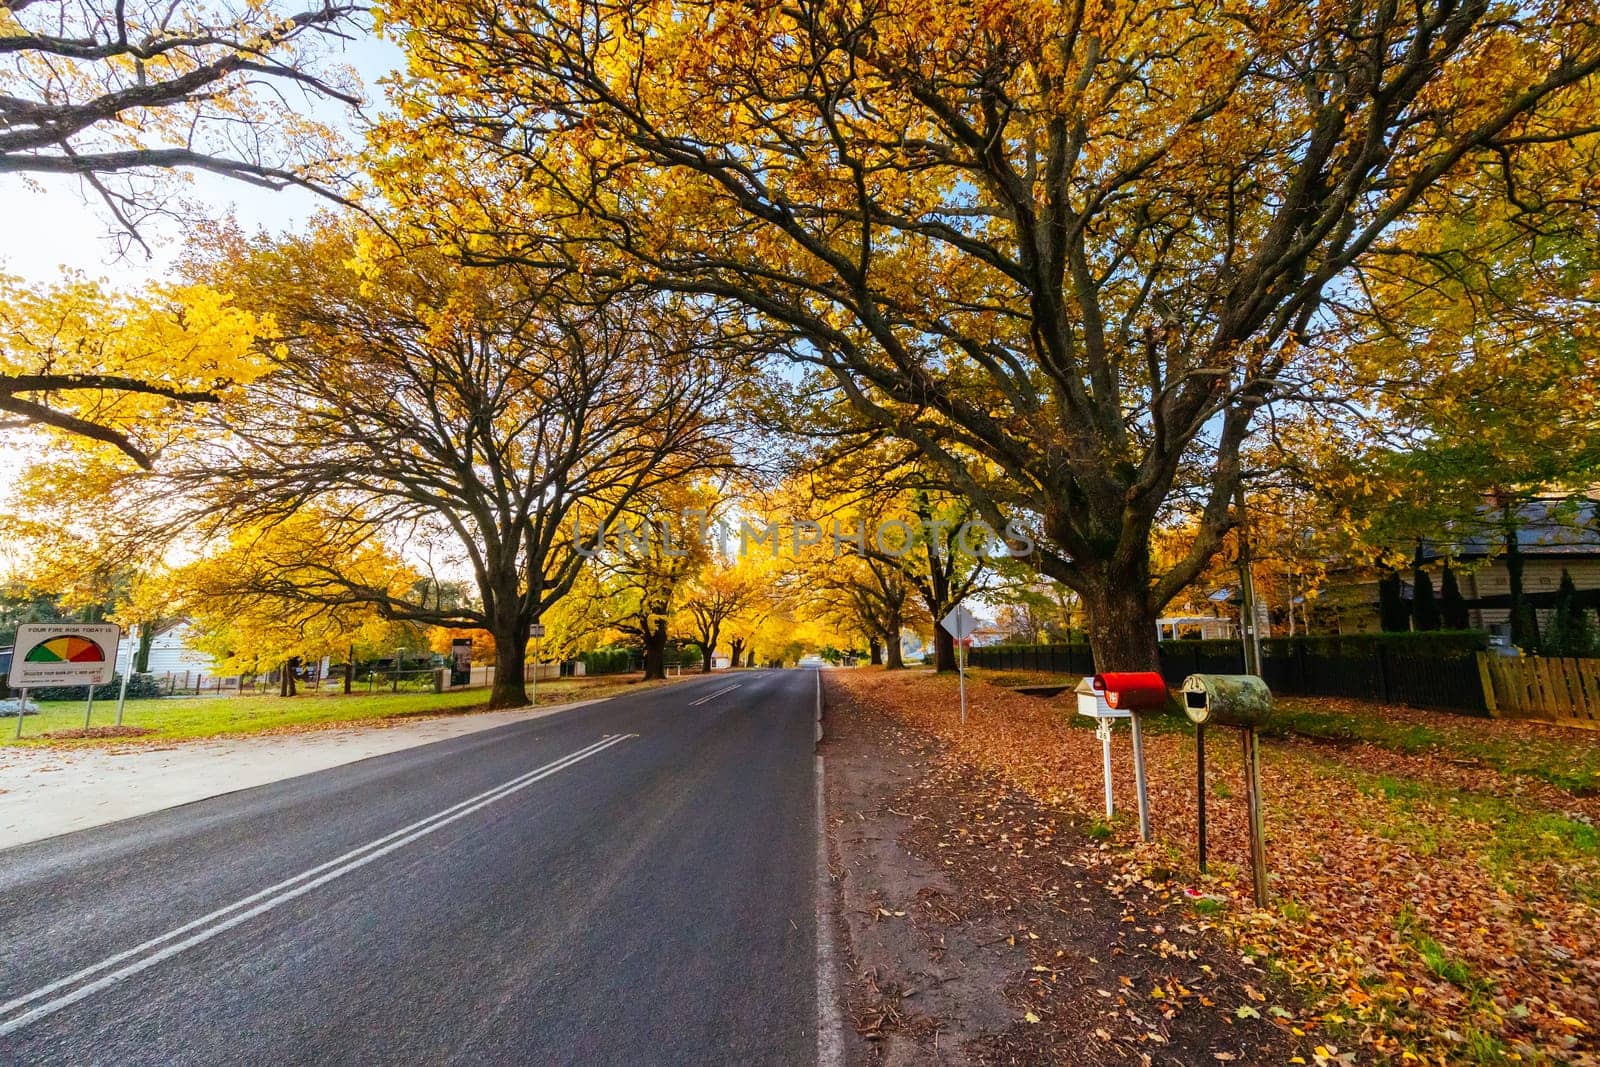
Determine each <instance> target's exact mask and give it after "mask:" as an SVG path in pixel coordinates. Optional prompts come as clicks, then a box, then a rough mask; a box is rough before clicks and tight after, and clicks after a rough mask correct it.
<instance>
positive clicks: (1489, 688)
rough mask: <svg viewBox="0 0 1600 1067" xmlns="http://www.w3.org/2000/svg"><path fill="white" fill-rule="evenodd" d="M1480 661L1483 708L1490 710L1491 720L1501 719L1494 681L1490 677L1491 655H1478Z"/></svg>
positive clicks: (1479, 679)
mask: <svg viewBox="0 0 1600 1067" xmlns="http://www.w3.org/2000/svg"><path fill="white" fill-rule="evenodd" d="M1476 656H1477V660H1478V681H1479V683H1480V684H1482V686H1483V706H1484V707H1486V708H1488V709H1489V718H1491V719H1498V718H1499V717H1500V705H1499V704H1497V703H1495V699H1494V679H1493V678H1492V677H1490V675H1489V653H1487V652H1479V653H1476Z"/></svg>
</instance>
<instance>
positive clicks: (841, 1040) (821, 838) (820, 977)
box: [814, 669, 846, 1067]
mask: <svg viewBox="0 0 1600 1067" xmlns="http://www.w3.org/2000/svg"><path fill="white" fill-rule="evenodd" d="M815 724H816V740H817V741H818V742H820V741H821V740H822V671H821V670H820V669H819V670H818V671H817V713H816V719H815ZM814 759H815V761H816V763H815V766H816V771H817V773H816V783H817V1065H818V1067H844V1064H845V1063H846V1056H845V1032H844V1013H843V1012H842V1011H841V1010H840V1005H841V1002H842V997H843V993H842V990H841V987H840V984H839V944H838V942H839V915H838V908H837V901H836V899H835V896H834V892H833V878H832V876H831V875H830V873H829V867H830V862H831V854H830V849H829V848H828V804H827V790H826V788H825V786H824V782H825V762H826V761H825V760H824V759H823V757H822V754H821V753H818V754H817V755H816V756H815V757H814Z"/></svg>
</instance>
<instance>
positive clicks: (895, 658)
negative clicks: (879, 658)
mask: <svg viewBox="0 0 1600 1067" xmlns="http://www.w3.org/2000/svg"><path fill="white" fill-rule="evenodd" d="M883 644H884V653H885V657H884V665H883V666H884V669H885V670H891V671H897V670H900V669H901V668H902V667H904V666H905V665H906V661H905V658H904V657H903V656H902V655H901V654H900V635H899V634H898V633H897V634H895V636H894V637H891V638H888V639H887V640H885V641H884V643H883Z"/></svg>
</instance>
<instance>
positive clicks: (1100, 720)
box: [1073, 678, 1133, 819]
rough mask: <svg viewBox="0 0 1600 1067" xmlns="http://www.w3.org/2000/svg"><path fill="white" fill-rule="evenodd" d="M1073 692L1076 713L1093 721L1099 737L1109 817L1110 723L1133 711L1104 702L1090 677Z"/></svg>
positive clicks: (1125, 716) (1110, 813) (1129, 716)
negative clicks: (1076, 702) (1076, 705)
mask: <svg viewBox="0 0 1600 1067" xmlns="http://www.w3.org/2000/svg"><path fill="white" fill-rule="evenodd" d="M1073 692H1074V693H1076V694H1077V696H1078V714H1079V715H1087V716H1088V717H1089V718H1091V719H1093V720H1094V721H1095V729H1094V735H1095V736H1096V737H1098V738H1099V739H1100V759H1101V762H1102V763H1103V764H1104V771H1105V782H1106V818H1107V819H1110V818H1111V816H1112V813H1113V811H1114V810H1115V809H1114V807H1113V805H1112V800H1111V724H1112V723H1113V722H1115V721H1116V720H1117V719H1131V718H1133V713H1132V712H1129V711H1123V710H1118V709H1117V708H1113V707H1112V706H1111V705H1110V704H1108V703H1106V698H1105V694H1104V693H1100V692H1096V690H1095V687H1094V679H1092V678H1085V679H1084V680H1083V681H1081V682H1079V683H1078V686H1077V688H1076V689H1074V690H1073Z"/></svg>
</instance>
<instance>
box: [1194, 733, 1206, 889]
mask: <svg viewBox="0 0 1600 1067" xmlns="http://www.w3.org/2000/svg"><path fill="white" fill-rule="evenodd" d="M1194 767H1195V784H1196V786H1197V793H1196V795H1197V798H1198V800H1199V805H1198V810H1199V814H1200V873H1201V874H1205V873H1206V728H1205V724H1204V723H1202V724H1201V725H1199V726H1196V727H1195V728H1194Z"/></svg>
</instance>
